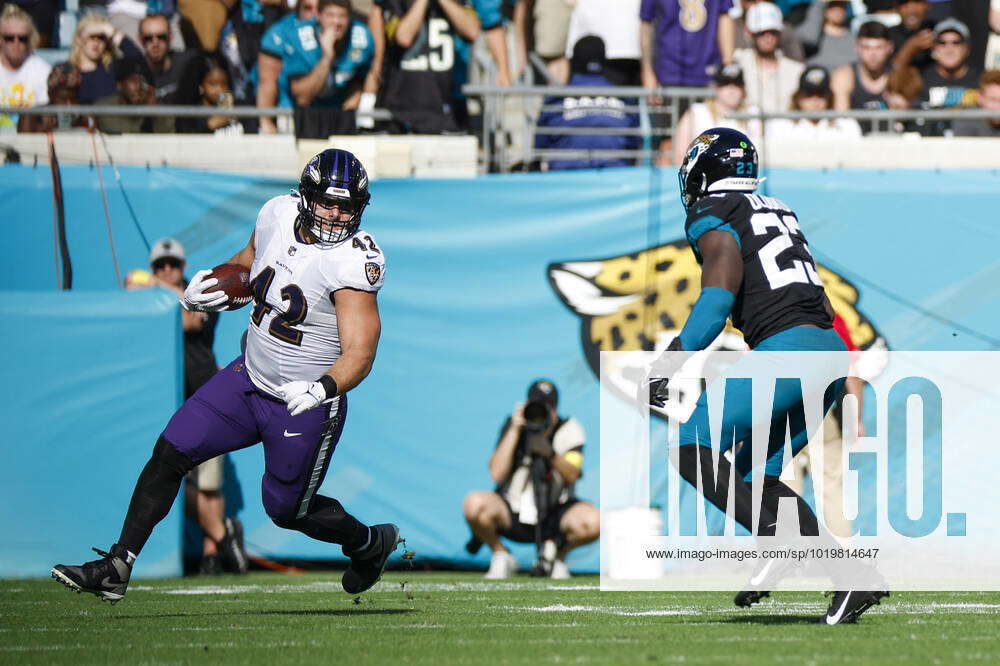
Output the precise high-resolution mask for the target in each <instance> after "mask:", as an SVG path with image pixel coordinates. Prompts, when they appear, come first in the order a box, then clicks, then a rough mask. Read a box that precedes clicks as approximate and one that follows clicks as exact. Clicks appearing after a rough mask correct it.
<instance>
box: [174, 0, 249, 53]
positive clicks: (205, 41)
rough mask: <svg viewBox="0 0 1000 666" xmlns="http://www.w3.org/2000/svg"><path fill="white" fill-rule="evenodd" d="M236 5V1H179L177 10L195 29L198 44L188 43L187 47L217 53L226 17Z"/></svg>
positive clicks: (195, 38)
mask: <svg viewBox="0 0 1000 666" xmlns="http://www.w3.org/2000/svg"><path fill="white" fill-rule="evenodd" d="M235 4H236V0H177V8H178V9H179V10H180V13H181V16H183V17H184V18H185V19H187V20H188V21H189V22H190V23H191V27H192V28H194V35H193V37H194V40H195V41H196V42H197V43H196V44H191V43H188V44H187V47H188V48H189V49H190V48H194V49H197V50H200V51H205V52H206V53H212V52H214V51H216V50H217V49H218V48H219V37H220V36H221V35H222V28H223V26H225V25H226V17H227V16H228V15H229V11H230V10H231V9H232V8H233V6H234V5H235Z"/></svg>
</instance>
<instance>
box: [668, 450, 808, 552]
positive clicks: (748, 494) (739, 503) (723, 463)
mask: <svg viewBox="0 0 1000 666" xmlns="http://www.w3.org/2000/svg"><path fill="white" fill-rule="evenodd" d="M677 452H678V459H677V471H678V472H680V475H681V478H683V479H684V480H685V481H687V482H688V483H690V484H691V485H693V486H695V487H697V484H698V475H699V470H701V471H700V475H701V481H702V489H701V490H702V495H704V496H705V499H707V500H708V501H709V502H711V503H712V504H714V505H715V506H716V507H718V509H719V510H720V511H722V512H723V513H726V511H727V504H728V500H729V479H730V477H731V476H732V475H733V466H732V464H731V463H730V462H729V460H727V459H726V457H725V456H722V455H720V456H719V461H718V475H716V473H715V470H714V469H713V468H712V449H710V448H708V447H707V446H698V445H696V444H689V445H685V446H681V447H679V448H678V449H677ZM733 485H734V488H733V490H734V493H735V494H734V497H733V519H734V520H736V522H737V523H739V524H740V525H742V526H743V528H744V529H746V530H747V531H748V532H750V533H751V534H758V533H761V531H763V530H765V529H767V528H770V530H771V533H772V534H773V530H774V524H775V523H776V522H777V520H776V518H775V517H774V513H772V512H770V511H768V509H767V506H766V505H765V506H762V507H761V511H760V525H761V530H758V531H755V530H754V529H753V489H752V488H751V485H750V484H749V483H748V482H746V481H744V480H743V479H742V478H741V477H740V476H739V475H738V474H737V475H736V480H735V483H734V484H733ZM789 490H791V489H789Z"/></svg>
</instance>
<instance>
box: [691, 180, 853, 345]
mask: <svg viewBox="0 0 1000 666" xmlns="http://www.w3.org/2000/svg"><path fill="white" fill-rule="evenodd" d="M684 230H685V233H686V235H687V239H688V242H689V243H690V244H691V248H692V249H693V250H694V254H695V257H696V258H697V259H698V263H699V264H700V263H701V262H702V257H701V252H700V251H699V249H698V239H699V238H701V236H702V235H703V234H704V233H706V232H708V231H712V230H719V231H724V232H727V233H729V234H732V236H733V238H735V239H736V242H737V244H738V245H739V246H740V251H741V253H742V255H743V284H742V285H741V286H740V290H739V293H737V294H736V301H735V303H734V304H733V310H732V319H733V325H734V326H736V328H738V329H740V331H742V332H743V337H744V338H745V339H746V342H747V344H748V345H750V347H751V348H753V347H756V346H757V344H759V343H760V342H761V341H762V340H764V339H765V338H768V337H770V336H772V335H774V334H775V333H779V332H781V331H784V330H785V329H788V328H791V327H793V326H802V325H812V326H818V327H820V328H832V327H833V322H832V321H831V319H830V315H829V314H828V313H827V311H826V308H825V307H824V304H823V283H822V282H821V281H820V277H819V273H818V272H817V270H816V263H815V262H814V261H813V257H812V253H811V252H810V251H809V245H808V243H807V242H806V239H805V236H803V235H802V230H801V229H799V221H798V218H796V217H795V213H793V212H792V210H791V209H790V208H789V207H788V206H786V205H785V204H784V203H782V202H781V201H779V200H778V199H775V198H773V197H765V196H762V195H759V194H750V193H746V192H719V193H716V194H710V195H708V196H706V197H704V198H702V199H700V200H699V201H697V202H696V203H695V204H694V205H693V206H691V209H690V210H689V211H688V216H687V222H686V224H685V227H684Z"/></svg>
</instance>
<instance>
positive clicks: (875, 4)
mask: <svg viewBox="0 0 1000 666" xmlns="http://www.w3.org/2000/svg"><path fill="white" fill-rule="evenodd" d="M935 1H937V0H935ZM944 2H951V0H944ZM898 3H899V0H864V6H865V7H866V8H867V9H868V12H867V13H865V12H856V13H855V16H854V21H853V22H852V25H851V28H852V30H853V32H855V33H856V32H857V31H858V28H860V27H861V25H862V24H864V23H868V22H869V21H875V22H877V23H881V24H882V25H884V26H885V27H887V28H891V27H893V26H895V25H899V13H898V12H897V11H896V5H897V4H898ZM855 7H857V5H855Z"/></svg>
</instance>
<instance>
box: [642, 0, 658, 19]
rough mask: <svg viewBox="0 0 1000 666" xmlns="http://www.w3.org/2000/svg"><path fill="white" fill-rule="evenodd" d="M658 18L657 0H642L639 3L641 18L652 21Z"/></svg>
mask: <svg viewBox="0 0 1000 666" xmlns="http://www.w3.org/2000/svg"><path fill="white" fill-rule="evenodd" d="M654 18H656V0H642V4H641V5H639V20H640V21H652V20H653V19H654Z"/></svg>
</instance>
